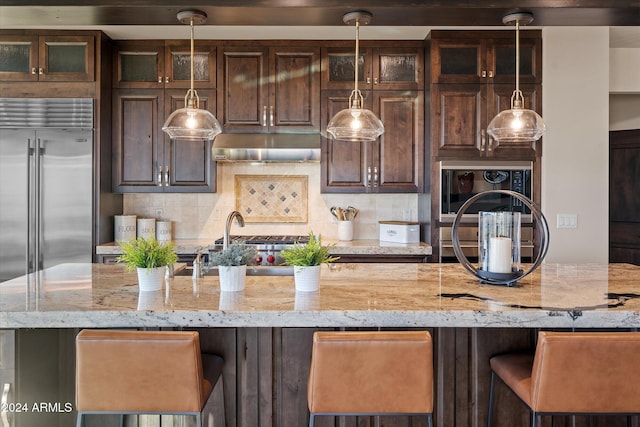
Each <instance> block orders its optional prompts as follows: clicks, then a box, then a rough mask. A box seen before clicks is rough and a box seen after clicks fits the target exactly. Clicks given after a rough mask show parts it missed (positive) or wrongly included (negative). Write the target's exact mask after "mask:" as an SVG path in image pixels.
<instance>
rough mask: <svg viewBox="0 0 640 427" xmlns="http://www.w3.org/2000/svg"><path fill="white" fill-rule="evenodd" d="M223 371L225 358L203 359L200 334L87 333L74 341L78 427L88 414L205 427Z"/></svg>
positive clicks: (102, 331)
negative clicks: (164, 418) (176, 419)
mask: <svg viewBox="0 0 640 427" xmlns="http://www.w3.org/2000/svg"><path fill="white" fill-rule="evenodd" d="M222 366H223V360H222V358H221V357H219V356H216V355H212V354H201V352H200V341H199V335H198V333H197V332H174V331H124V330H114V331H111V330H83V331H81V332H80V333H79V334H78V336H77V337H76V409H77V411H78V418H77V426H78V427H81V426H82V418H83V416H84V415H85V414H120V425H122V423H123V419H124V414H174V415H193V416H195V417H196V422H197V425H198V426H201V425H202V411H203V410H204V407H205V406H206V404H207V402H208V400H209V398H210V397H211V395H212V391H213V389H214V387H215V386H216V383H218V381H219V380H220V381H221V374H222ZM221 388H222V384H220V390H221ZM221 393H222V391H221ZM220 396H222V394H220ZM222 407H223V408H224V405H223V404H222ZM223 408H222V410H221V411H222V413H224V412H223V411H224V409H223Z"/></svg>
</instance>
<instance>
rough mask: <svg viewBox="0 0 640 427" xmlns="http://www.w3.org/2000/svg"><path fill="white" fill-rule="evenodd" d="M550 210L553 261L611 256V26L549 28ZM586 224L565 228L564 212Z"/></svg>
mask: <svg viewBox="0 0 640 427" xmlns="http://www.w3.org/2000/svg"><path fill="white" fill-rule="evenodd" d="M542 36H543V57H542V63H543V73H542V74H543V76H544V77H543V89H542V99H543V104H542V112H543V114H542V117H543V118H544V120H545V122H546V124H547V129H548V131H547V134H546V135H545V136H544V142H543V144H544V146H543V156H542V210H543V212H544V214H545V216H546V218H547V221H548V222H549V227H550V230H551V239H550V247H549V253H548V254H547V258H546V262H547V263H549V262H602V263H606V262H608V245H609V234H608V222H609V215H608V203H609V194H608V180H609V167H608V162H609V156H608V146H609V135H608V130H609V29H608V28H607V27H570V28H569V27H547V28H544V29H543V32H542ZM565 213H566V214H577V215H578V227H577V228H575V229H557V228H556V227H557V215H558V214H565Z"/></svg>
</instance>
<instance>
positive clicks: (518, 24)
mask: <svg viewBox="0 0 640 427" xmlns="http://www.w3.org/2000/svg"><path fill="white" fill-rule="evenodd" d="M192 78H193V77H192ZM191 84H192V85H193V83H191ZM516 90H517V91H520V21H518V20H516Z"/></svg>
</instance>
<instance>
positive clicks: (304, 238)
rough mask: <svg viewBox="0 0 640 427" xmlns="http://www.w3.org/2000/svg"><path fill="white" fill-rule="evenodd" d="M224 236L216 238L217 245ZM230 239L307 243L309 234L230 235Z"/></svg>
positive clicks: (262, 242) (249, 243)
mask: <svg viewBox="0 0 640 427" xmlns="http://www.w3.org/2000/svg"><path fill="white" fill-rule="evenodd" d="M223 240H224V239H223V238H222V237H221V238H219V239H217V240H216V242H215V243H216V245H221V244H222V243H223ZM229 240H230V241H233V242H243V243H246V244H248V245H293V244H294V243H307V242H309V236H271V235H265V236H241V235H237V236H229Z"/></svg>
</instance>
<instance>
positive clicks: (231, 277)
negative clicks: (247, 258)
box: [218, 265, 247, 292]
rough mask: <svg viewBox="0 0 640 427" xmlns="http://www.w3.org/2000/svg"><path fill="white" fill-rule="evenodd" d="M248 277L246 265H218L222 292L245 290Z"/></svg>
mask: <svg viewBox="0 0 640 427" xmlns="http://www.w3.org/2000/svg"><path fill="white" fill-rule="evenodd" d="M246 277H247V266H246V265H221V266H219V267H218V278H219V279H220V291H221V292H238V291H241V290H243V289H244V281H245V278H246Z"/></svg>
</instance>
